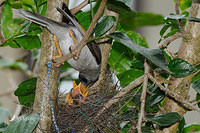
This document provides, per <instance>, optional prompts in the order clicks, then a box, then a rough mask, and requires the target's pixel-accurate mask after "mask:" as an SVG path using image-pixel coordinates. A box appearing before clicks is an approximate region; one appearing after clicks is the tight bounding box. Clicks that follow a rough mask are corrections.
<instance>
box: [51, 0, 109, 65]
mask: <svg viewBox="0 0 200 133" xmlns="http://www.w3.org/2000/svg"><path fill="white" fill-rule="evenodd" d="M106 2H107V0H102V1H101V4H100V6H99V9H98V11H97V13H96V14H95V16H94V18H93V19H92V22H91V24H90V26H89V28H88V30H87V32H86V34H85V35H84V37H83V39H82V41H81V42H80V44H79V45H78V46H77V47H76V48H75V49H73V50H72V53H69V54H67V55H65V56H62V57H59V58H56V59H55V60H54V62H55V65H59V64H61V63H63V62H64V61H67V60H69V59H70V58H72V57H75V58H76V59H78V56H79V54H80V52H81V50H82V48H83V47H84V46H85V45H86V43H87V41H88V39H89V37H90V35H91V33H92V30H93V29H94V26H95V24H96V22H97V21H98V19H99V18H100V16H101V14H102V12H103V10H104V7H105V5H106ZM74 55H75V56H74Z"/></svg>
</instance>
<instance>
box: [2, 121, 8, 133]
mask: <svg viewBox="0 0 200 133" xmlns="http://www.w3.org/2000/svg"><path fill="white" fill-rule="evenodd" d="M7 127H8V125H7V124H6V123H3V122H2V123H0V133H3V132H4V131H5V130H6V129H7Z"/></svg>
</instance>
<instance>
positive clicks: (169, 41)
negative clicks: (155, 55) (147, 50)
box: [159, 32, 183, 48]
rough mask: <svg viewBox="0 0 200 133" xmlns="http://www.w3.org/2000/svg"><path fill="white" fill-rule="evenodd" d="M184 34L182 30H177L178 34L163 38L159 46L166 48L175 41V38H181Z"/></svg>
mask: <svg viewBox="0 0 200 133" xmlns="http://www.w3.org/2000/svg"><path fill="white" fill-rule="evenodd" d="M182 36H183V34H182V33H181V32H177V33H176V34H174V35H172V36H170V37H168V38H166V39H164V40H162V41H161V42H160V44H159V48H166V47H167V46H168V44H169V43H171V42H173V41H174V40H176V39H178V38H181V37H182Z"/></svg>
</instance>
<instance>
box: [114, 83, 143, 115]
mask: <svg viewBox="0 0 200 133" xmlns="http://www.w3.org/2000/svg"><path fill="white" fill-rule="evenodd" d="M140 88H141V87H140ZM140 88H139V89H138V90H137V91H136V92H135V93H134V94H133V95H132V96H131V98H130V99H129V100H128V101H127V102H126V103H125V104H124V105H122V106H121V107H120V108H119V109H118V110H117V111H116V112H115V114H114V115H116V114H117V113H118V112H119V111H120V110H121V109H122V108H123V107H124V106H126V105H127V104H128V103H129V102H130V101H131V100H132V99H133V97H134V96H135V95H136V94H137V93H138V91H139V90H140Z"/></svg>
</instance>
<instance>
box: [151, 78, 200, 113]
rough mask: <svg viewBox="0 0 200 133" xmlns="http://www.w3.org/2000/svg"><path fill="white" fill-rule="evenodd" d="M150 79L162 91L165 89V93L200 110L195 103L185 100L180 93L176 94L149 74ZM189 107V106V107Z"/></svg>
mask: <svg viewBox="0 0 200 133" xmlns="http://www.w3.org/2000/svg"><path fill="white" fill-rule="evenodd" d="M148 77H149V79H150V80H151V81H152V82H154V83H155V84H156V85H157V86H158V87H159V88H160V89H161V90H162V91H164V92H165V93H167V94H168V95H169V96H170V97H172V98H174V99H175V100H176V101H178V102H180V103H182V104H183V105H184V104H185V105H187V106H188V107H190V108H192V109H194V110H196V111H198V112H200V109H199V108H197V107H195V106H194V105H193V104H191V103H189V102H187V101H185V100H184V99H183V98H182V97H180V96H179V95H178V94H176V93H175V92H173V91H171V90H169V89H167V88H165V87H164V86H162V85H161V84H160V83H159V82H158V81H157V80H156V79H155V78H154V77H153V76H152V75H150V74H149V75H148ZM188 107H187V108H188Z"/></svg>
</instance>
